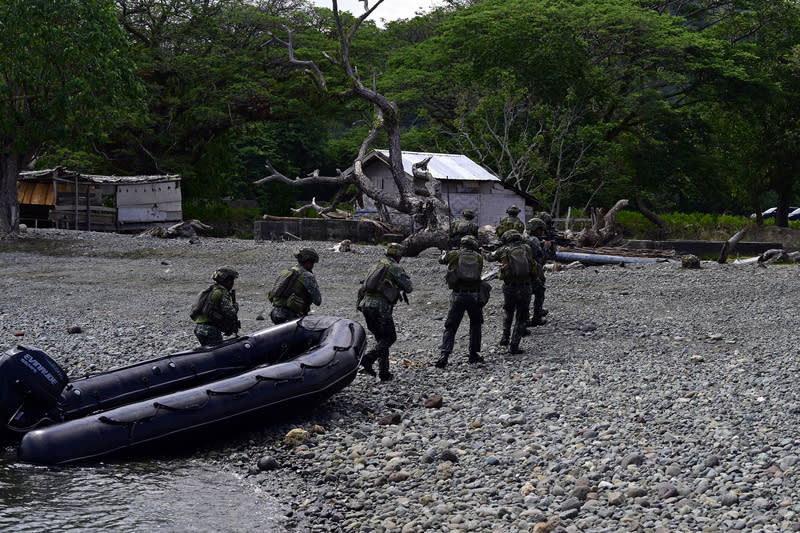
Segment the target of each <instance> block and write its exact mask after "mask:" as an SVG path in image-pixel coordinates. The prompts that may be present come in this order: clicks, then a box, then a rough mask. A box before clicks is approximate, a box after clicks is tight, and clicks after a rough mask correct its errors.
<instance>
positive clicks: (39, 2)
mask: <svg viewBox="0 0 800 533" xmlns="http://www.w3.org/2000/svg"><path fill="white" fill-rule="evenodd" d="M127 45H128V42H127V39H126V37H125V35H124V33H123V32H122V30H121V29H120V27H119V24H118V23H117V19H116V16H115V11H114V6H113V4H112V3H111V2H110V0H62V1H59V2H50V1H45V0H5V1H3V2H2V3H0V106H2V107H0V235H4V234H9V233H12V232H15V231H16V229H17V226H18V224H19V209H18V207H19V204H18V201H17V188H16V181H17V173H18V172H19V170H21V169H22V168H24V166H25V165H27V164H29V163H30V162H31V161H32V159H33V158H34V157H35V156H37V155H40V154H41V153H42V150H43V148H44V147H45V145H46V144H47V143H48V142H50V143H52V142H55V141H58V140H61V139H70V138H75V137H84V138H86V139H87V140H89V139H96V138H97V136H100V135H102V129H101V128H109V127H112V126H113V125H114V124H115V123H118V122H119V121H120V120H121V118H122V117H123V116H125V117H133V116H135V114H136V109H135V108H134V107H132V106H131V104H132V103H133V102H135V101H136V98H137V97H138V96H139V95H138V92H137V89H138V87H139V82H138V80H137V78H136V77H135V72H134V63H133V61H132V60H131V59H130V57H129V56H128V55H127V48H128V46H127Z"/></svg>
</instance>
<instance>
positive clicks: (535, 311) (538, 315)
mask: <svg viewBox="0 0 800 533" xmlns="http://www.w3.org/2000/svg"><path fill="white" fill-rule="evenodd" d="M546 231H547V223H546V222H545V221H544V220H542V219H541V218H539V217H535V218H532V219H530V220H529V221H528V237H527V239H526V242H527V243H528V245H529V246H530V247H531V250H532V251H533V258H534V259H535V260H536V263H537V264H538V265H539V274H538V276H536V278H535V279H534V280H533V308H532V310H531V311H532V313H531V319H530V324H529V325H531V326H543V325H544V324H546V323H547V320H545V318H544V317H545V316H547V309H545V308H544V293H545V276H544V264H545V263H546V262H547V254H546V251H545V244H544V242H543V240H544V239H545V238H546V237H545V232H546ZM540 239H541V240H540Z"/></svg>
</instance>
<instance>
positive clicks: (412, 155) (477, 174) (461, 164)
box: [365, 150, 501, 182]
mask: <svg viewBox="0 0 800 533" xmlns="http://www.w3.org/2000/svg"><path fill="white" fill-rule="evenodd" d="M373 154H374V156H373ZM371 156H372V157H379V158H380V159H381V160H383V161H384V162H385V163H387V164H388V163H389V150H375V151H373V152H370V154H369V155H367V157H366V158H365V163H366V160H369V159H370V157H371ZM426 157H430V158H431V160H430V162H428V171H429V172H430V173H431V175H432V176H433V177H434V178H436V179H438V180H470V181H497V182H499V181H501V180H500V178H498V177H497V176H495V175H494V174H492V173H491V172H489V171H488V170H486V169H485V168H483V167H482V166H481V165H479V164H478V163H476V162H475V161H473V160H472V159H470V158H469V157H467V156H465V155H463V154H440V153H436V152H406V151H403V156H402V159H403V170H404V171H405V172H406V174H408V175H409V176H412V175H413V169H412V167H413V165H414V163H419V162H420V161H422V160H423V159H425V158H426Z"/></svg>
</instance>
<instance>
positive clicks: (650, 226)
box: [617, 210, 754, 240]
mask: <svg viewBox="0 0 800 533" xmlns="http://www.w3.org/2000/svg"><path fill="white" fill-rule="evenodd" d="M659 216H660V217H661V219H662V220H663V221H664V222H665V223H666V225H667V233H666V235H664V234H663V233H662V232H661V231H660V229H659V228H658V226H656V225H655V224H654V223H653V222H651V221H650V220H648V219H647V218H645V217H644V215H642V214H641V213H639V212H638V211H630V210H622V211H620V212H619V213H618V215H617V222H618V223H619V224H620V225H621V226H622V227H623V233H624V235H625V237H626V238H628V239H664V238H666V239H676V240H685V239H689V240H727V239H729V238H730V237H731V236H732V235H734V234H735V233H736V232H738V231H739V230H740V229H742V228H744V227H747V226H750V225H752V224H753V223H754V222H753V221H752V220H751V219H750V218H749V217H745V216H734V215H724V214H723V215H715V214H709V213H677V212H675V213H668V214H663V215H659Z"/></svg>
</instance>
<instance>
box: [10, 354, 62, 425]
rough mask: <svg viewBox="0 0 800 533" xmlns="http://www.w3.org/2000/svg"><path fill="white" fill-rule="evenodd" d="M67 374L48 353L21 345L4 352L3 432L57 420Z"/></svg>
mask: <svg viewBox="0 0 800 533" xmlns="http://www.w3.org/2000/svg"><path fill="white" fill-rule="evenodd" d="M67 381H68V380H67V374H66V372H64V370H63V369H62V368H61V367H60V366H59V365H58V363H56V362H55V361H53V360H52V359H51V358H50V357H49V356H48V355H47V354H46V353H44V352H43V351H41V350H37V349H35V348H31V347H28V346H23V345H19V346H17V347H16V348H12V349H10V350H8V351H6V352H5V353H3V354H2V355H0V434H2V433H5V432H6V430H10V431H15V432H26V431H29V430H31V429H33V428H35V427H37V426H39V425H41V424H42V423H46V422H50V421H52V420H54V418H55V419H57V418H58V417H57V412H58V410H57V409H56V407H57V405H58V403H59V402H60V401H61V391H62V390H63V389H64V387H65V386H66V385H67Z"/></svg>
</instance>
